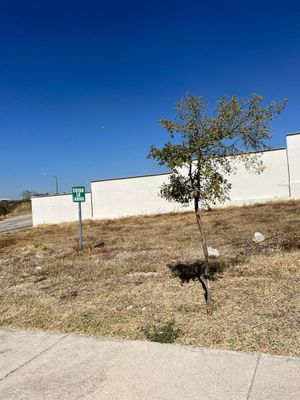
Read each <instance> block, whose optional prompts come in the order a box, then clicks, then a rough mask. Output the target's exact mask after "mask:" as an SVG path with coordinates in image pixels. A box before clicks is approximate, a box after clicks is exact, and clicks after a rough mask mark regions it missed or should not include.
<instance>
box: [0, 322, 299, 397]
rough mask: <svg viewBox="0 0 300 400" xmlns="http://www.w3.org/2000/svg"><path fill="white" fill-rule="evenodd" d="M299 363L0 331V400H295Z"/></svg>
mask: <svg viewBox="0 0 300 400" xmlns="http://www.w3.org/2000/svg"><path fill="white" fill-rule="evenodd" d="M299 398H300V359H297V358H288V357H276V356H268V355H260V354H254V353H253V354H251V353H239V352H230V351H222V350H209V349H206V348H193V347H185V346H178V345H162V344H157V343H149V342H140V341H121V340H120V341H117V340H103V339H99V338H94V337H86V336H79V335H67V334H52V333H44V332H25V331H17V330H11V329H1V330H0V399H1V400H8V399H9V400H13V399H14V400H21V399H22V400H27V399H28V400H35V399H36V400H41V399H49V400H56V399H57V400H66V399H72V400H75V399H87V400H91V399H97V400H202V399H203V400H204V399H205V400H210V399H213V400H218V399H226V400H254V399H255V400H268V399H270V400H277V399H278V400H279V399H280V400H293V399H295V400H296V399H299Z"/></svg>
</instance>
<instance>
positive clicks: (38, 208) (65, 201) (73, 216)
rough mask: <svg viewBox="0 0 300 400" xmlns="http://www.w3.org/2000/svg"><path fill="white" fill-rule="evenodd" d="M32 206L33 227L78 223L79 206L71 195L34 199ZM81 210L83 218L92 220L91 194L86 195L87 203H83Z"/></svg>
mask: <svg viewBox="0 0 300 400" xmlns="http://www.w3.org/2000/svg"><path fill="white" fill-rule="evenodd" d="M31 204H32V222H33V226H37V225H42V224H58V223H61V222H71V221H78V204H77V203H73V201H72V195H71V194H67V195H55V196H45V197H33V198H32V199H31ZM81 208H82V218H83V219H91V218H92V207H91V194H90V193H86V195H85V202H84V203H81Z"/></svg>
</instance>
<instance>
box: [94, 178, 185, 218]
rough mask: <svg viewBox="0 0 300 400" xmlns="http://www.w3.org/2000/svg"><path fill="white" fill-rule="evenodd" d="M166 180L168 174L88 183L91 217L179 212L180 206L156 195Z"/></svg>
mask: <svg viewBox="0 0 300 400" xmlns="http://www.w3.org/2000/svg"><path fill="white" fill-rule="evenodd" d="M168 177H169V174H163V175H152V176H150V175H149V176H141V177H135V178H125V179H113V180H106V181H94V182H92V183H91V192H92V203H93V217H94V218H96V219H97V218H118V217H125V216H129V215H143V214H159V213H166V212H172V211H179V210H180V209H182V207H181V206H180V205H178V204H176V203H170V202H168V201H166V200H164V199H162V198H161V197H160V196H159V195H158V194H159V189H160V186H161V185H162V184H163V183H164V182H166V181H167V180H168Z"/></svg>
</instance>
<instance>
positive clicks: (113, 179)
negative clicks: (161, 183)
mask: <svg viewBox="0 0 300 400" xmlns="http://www.w3.org/2000/svg"><path fill="white" fill-rule="evenodd" d="M170 174H171V172H163V173H159V174H146V175H135V176H123V177H121V178H110V179H96V180H94V181H91V183H95V182H107V181H119V180H124V179H135V178H148V177H151V176H161V175H170Z"/></svg>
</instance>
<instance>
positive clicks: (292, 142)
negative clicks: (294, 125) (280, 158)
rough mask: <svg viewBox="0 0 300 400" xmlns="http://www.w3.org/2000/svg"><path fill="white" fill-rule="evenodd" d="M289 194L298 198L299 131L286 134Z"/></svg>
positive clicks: (299, 190)
mask: <svg viewBox="0 0 300 400" xmlns="http://www.w3.org/2000/svg"><path fill="white" fill-rule="evenodd" d="M286 139H287V156H288V160H289V170H290V185H291V196H292V197H294V198H300V133H295V134H291V135H288V136H287V138H286Z"/></svg>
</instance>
